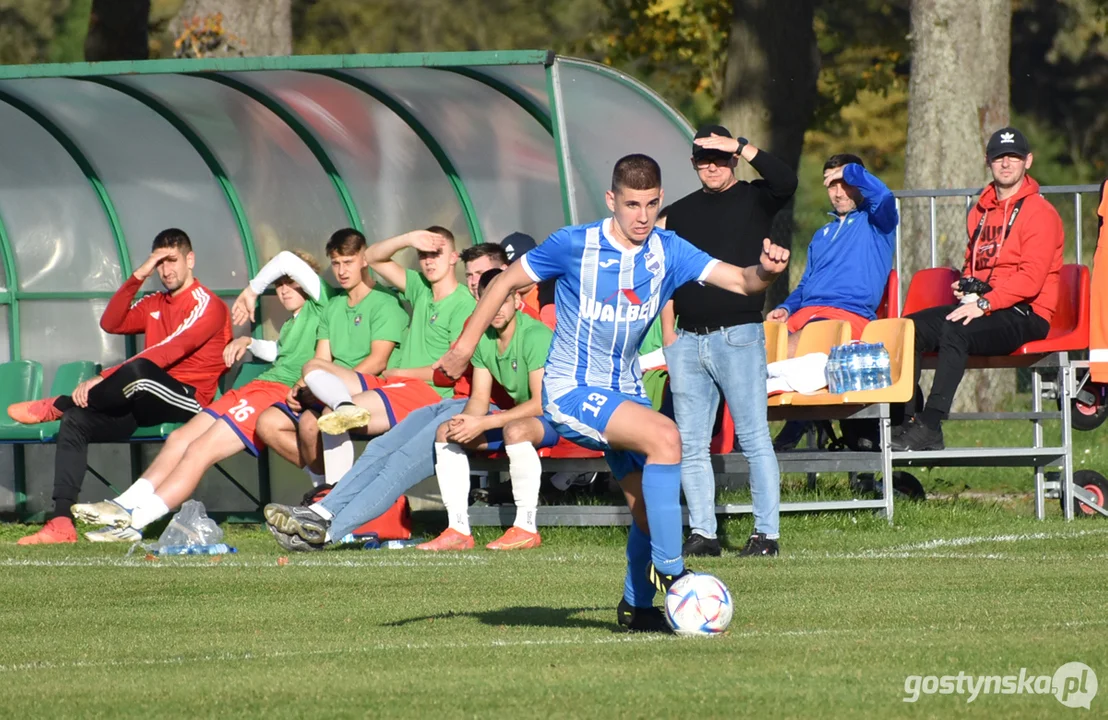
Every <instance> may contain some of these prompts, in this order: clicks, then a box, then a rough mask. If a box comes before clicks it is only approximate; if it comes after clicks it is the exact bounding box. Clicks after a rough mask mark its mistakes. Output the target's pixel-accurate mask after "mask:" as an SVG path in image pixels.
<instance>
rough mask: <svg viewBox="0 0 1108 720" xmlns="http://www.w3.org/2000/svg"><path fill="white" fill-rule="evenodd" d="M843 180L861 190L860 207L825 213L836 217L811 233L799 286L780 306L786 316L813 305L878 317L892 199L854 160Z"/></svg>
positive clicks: (891, 243)
mask: <svg viewBox="0 0 1108 720" xmlns="http://www.w3.org/2000/svg"><path fill="white" fill-rule="evenodd" d="M843 181H844V182H845V183H846V184H847V185H853V186H854V187H856V188H858V190H859V191H860V192H861V193H862V203H861V206H860V207H859V208H858V209H857V210H853V211H851V212H849V213H847V214H846V215H845V216H843V217H839V216H838V215H836V214H835V213H829V214H830V215H831V216H832V217H834V218H835V219H834V220H832V221H831V222H829V223H827V224H826V225H824V226H823V227H822V228H820V229H819V230H817V231H816V234H815V235H813V236H812V242H811V244H810V245H808V264H807V266H806V267H805V268H804V275H803V276H802V277H801V278H800V284H799V285H797V286H796V289H795V290H793V291H792V292H791V293H789V296H788V297H787V298H785V302H784V303H782V304H781V307H783V308H785V309H786V310H788V311H789V315H792V314H793V313H795V312H796V311H797V310H799V309H800V308H803V307H812V306H817V305H818V306H826V307H833V308H839V309H840V310H846V311H848V312H852V313H854V314H856V315H861V316H862V317H864V318H869V319H870V320H873V319H874V318H876V317H877V316H876V314H875V311H876V310H877V306H878V304H880V302H881V295H882V294H883V293H884V291H885V285H886V283H888V281H889V273H890V272H891V271H892V267H893V253H894V252H895V251H896V225H897V222H898V221H899V218H898V217H897V213H896V199H895V198H894V197H893V194H892V192H891V191H890V190H889V188H887V187H885V183H883V182H881V181H880V180H878V179H877V177H875V176H874V175H871V174H870V173H869V172H867V171H866V169H865V168H863V167H862V166H861V165H858V164H857V163H850V164H849V165H846V166H844V167H843Z"/></svg>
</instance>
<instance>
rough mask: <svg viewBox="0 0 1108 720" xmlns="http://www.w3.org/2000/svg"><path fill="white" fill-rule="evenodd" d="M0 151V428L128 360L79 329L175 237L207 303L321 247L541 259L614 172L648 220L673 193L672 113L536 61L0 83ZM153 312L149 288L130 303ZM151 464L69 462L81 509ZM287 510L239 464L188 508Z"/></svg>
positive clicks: (9, 74) (314, 66)
mask: <svg viewBox="0 0 1108 720" xmlns="http://www.w3.org/2000/svg"><path fill="white" fill-rule="evenodd" d="M0 128H2V130H0V261H2V262H0V361H6V362H7V363H8V364H7V365H5V366H3V367H5V368H7V373H8V374H7V375H5V377H4V378H3V380H4V382H3V383H2V384H3V387H0V403H2V404H4V406H5V407H6V406H7V404H8V403H9V402H12V401H14V400H16V399H23V398H21V397H15V396H16V395H18V394H19V393H20V392H23V393H25V394H26V393H31V394H37V396H44V395H47V394H51V392H52V391H53V390H59V389H60V390H63V391H64V390H65V388H63V387H62V385H64V384H66V383H67V382H68V383H70V384H72V382H73V381H74V379H75V377H76V376H75V374H74V373H76V374H77V375H79V374H80V373H81V372H84V373H86V374H87V372H89V371H93V372H94V371H95V366H96V365H101V366H104V367H107V366H110V365H113V364H115V363H118V362H120V361H121V360H123V359H124V358H126V357H128V356H130V355H132V354H134V353H135V352H137V351H139V350H141V336H140V337H139V338H137V340H136V339H135V338H125V337H123V336H118V335H109V334H107V333H105V332H103V331H102V330H101V329H100V327H99V319H100V315H101V313H102V312H103V310H104V307H105V305H106V304H107V302H108V298H109V297H110V296H111V295H112V293H113V292H114V291H115V290H116V289H117V288H118V287H119V286H120V285H121V284H122V282H123V281H124V279H125V278H126V277H127V276H128V275H129V274H130V273H131V272H132V270H133V268H135V267H137V266H138V265H139V264H141V263H142V261H143V260H144V259H145V258H146V257H147V256H148V255H149V252H150V243H151V242H152V240H153V238H154V236H155V235H156V234H157V233H158V232H159V231H160V230H162V229H164V228H168V227H179V228H181V229H183V230H185V231H186V232H187V233H188V235H189V237H190V238H191V239H192V243H193V247H194V250H195V252H196V267H195V275H196V277H197V278H198V279H200V280H201V281H202V282H203V283H204V284H205V285H207V286H208V287H209V288H211V289H212V290H214V291H215V292H216V293H217V294H218V295H219V297H221V298H222V299H223V300H224V301H225V302H227V303H231V302H232V301H233V299H234V298H235V297H236V296H237V294H238V293H239V292H240V291H241V290H242V288H243V287H244V286H245V284H246V282H247V280H248V279H249V278H250V277H251V276H252V275H253V274H254V273H255V272H257V270H258V268H259V267H260V266H261V265H263V264H264V263H265V262H266V261H267V260H269V259H270V258H271V257H273V256H274V255H276V254H277V253H278V252H279V251H281V250H291V249H303V250H307V251H309V252H311V253H312V254H313V255H315V256H316V257H317V258H319V259H320V261H325V258H324V257H323V246H324V243H325V242H326V239H327V238H328V236H329V235H330V234H331V233H332V232H333V231H334V230H336V229H339V228H342V227H354V228H357V229H359V230H361V231H362V232H364V233H365V235H366V237H367V238H368V239H369V241H370V242H374V241H376V240H381V239H384V238H388V237H391V236H393V235H397V234H399V233H402V232H405V231H407V230H411V229H415V228H422V227H427V226H429V225H443V226H445V227H448V228H450V229H451V230H452V231H453V232H454V234H455V236H456V237H457V238H458V241H459V249H461V248H464V247H466V246H469V245H471V244H475V243H480V242H485V241H491V242H499V241H500V240H501V239H502V238H504V237H505V236H507V235H508V234H510V233H513V232H524V233H527V234H529V235H532V236H533V237H535V238H536V239H538V240H540V241H541V240H542V239H543V238H545V237H546V236H547V235H548V234H549V233H550V232H552V231H553V230H555V229H557V228H559V227H561V226H563V225H567V224H573V223H578V222H588V221H592V220H594V219H597V218H599V217H602V216H604V215H605V214H607V212H608V211H607V208H606V207H605V205H604V200H603V193H604V191H605V190H606V189H607V188H608V186H609V183H610V177H611V169H612V166H613V164H614V163H615V161H616V160H617V159H618V158H620V157H621V156H623V155H626V154H628V153H632V152H646V153H648V154H650V155H652V156H653V157H654V158H655V159H656V160H657V161H658V162H659V163H660V164H661V167H662V170H663V176H664V181H665V187H666V190H667V191H668V193H669V194H670V197H672V198H676V197H680V196H682V195H684V194H685V193H688V192H691V191H692V190H694V189H695V188H696V187H697V184H696V183H697V181H696V177H695V174H694V173H692V172H691V171H690V169H689V166H688V156H689V142H690V140H691V138H692V134H693V130H692V128H691V127H690V126H689V124H688V122H687V121H686V120H685V119H684V118H683V117H682V116H681V115H680V113H678V112H677V111H675V110H674V109H673V108H671V107H669V106H668V105H667V104H666V103H665V102H664V101H663V100H662V99H661V98H660V97H659V96H658V95H657V94H656V93H654V92H653V91H652V90H650V89H649V88H647V87H646V86H645V85H643V84H641V83H639V82H637V81H635V80H634V79H632V78H630V77H628V76H627V75H625V74H623V73H620V72H617V71H616V70H614V69H612V68H610V67H606V66H603V65H598V64H595V63H591V62H586V61H582V60H577V59H573V58H567V57H560V56H557V55H555V54H554V53H551V52H546V51H514V52H474V53H413V54H397V55H345V56H308V57H274V58H228V59H203V60H151V61H142V62H112V63H77V64H53V65H28V66H11V67H0ZM459 270H460V268H459ZM159 289H161V287H160V285H159V284H158V282H157V277H156V275H155V276H154V277H152V278H151V280H150V281H148V283H147V286H146V287H145V288H144V290H148V291H154V290H159ZM261 312H262V315H261V322H260V323H259V326H258V327H256V328H254V329H253V332H254V333H256V334H258V335H259V336H265V337H268V338H270V339H274V338H275V337H276V328H279V327H280V324H281V323H282V322H283V321H284V320H285V319H286V317H285V315H284V314H283V312H282V310H281V308H280V305H279V304H278V303H277V302H276V300H275V299H274V298H269V299H268V300H264V301H263V303H262V310H261ZM242 332H251V330H250V329H242V328H238V329H236V333H237V334H239V333H242ZM4 422H8V421H7V418H6V417H5V418H4ZM4 429H7V430H8V431H10V432H7V433H5V432H3V431H4ZM140 434H141V433H140ZM0 435H2V436H3V437H4V440H3V443H4V444H2V445H0V512H2V513H6V514H9V515H11V514H17V515H19V516H21V517H24V518H33V517H35V516H36V515H37V514H39V513H41V512H42V511H44V510H48V509H49V506H50V503H51V500H50V494H51V487H52V482H53V452H54V451H53V445H52V444H50V440H51V439H52V438H51V437H49V433H48V432H44V433H42V434H39V435H37V436H36V437H26V436H22V437H21V436H19V435H18V433H17V432H15V431H14V430H12V429H11V426H10V425H4V426H3V428H0ZM144 439H150V440H158V439H160V434H159V432H158V431H157V429H155V430H154V431H151V432H148V433H147V436H145V437H136V440H137V441H141V440H144ZM156 450H157V447H156V446H154V447H147V446H143V445H142V444H140V443H139V442H136V443H133V444H131V445H102V446H93V447H92V448H91V453H90V461H89V465H90V471H91V472H93V474H94V475H96V476H97V477H99V478H100V479H101V480H102V481H103V484H102V485H100V484H97V483H91V482H89V483H86V485H85V494H86V496H87V495H95V494H100V495H102V496H103V497H111V496H113V495H114V494H115V492H114V491H113V490H112V489H111V488H110V487H109V485H110V486H114V488H116V489H119V490H121V489H123V488H125V487H127V486H128V485H129V484H130V483H131V482H132V480H133V479H134V478H136V477H138V475H139V473H140V472H141V470H142V468H143V467H144V466H145V464H146V463H147V462H148V461H149V460H150V459H151V457H152V453H153V452H155V451H156ZM221 474H222V479H225V480H227V481H229V482H226V481H222V480H221V478H220V475H221ZM305 489H306V481H305V479H304V475H303V473H302V472H300V471H298V470H295V471H294V470H293V469H292V468H290V467H289V466H288V465H287V464H285V463H283V462H280V461H279V462H274V463H270V462H269V458H268V457H266V456H265V455H263V457H262V458H260V460H259V461H255V460H254V459H253V458H250V457H248V456H246V455H245V454H244V455H241V456H238V457H235V458H232V459H230V460H228V461H227V462H225V463H223V464H222V465H221V466H220V468H219V470H218V472H217V471H216V470H213V471H210V472H209V477H208V478H206V480H205V482H204V483H203V484H202V485H201V490H200V493H199V498H200V499H201V500H203V501H204V502H205V503H206V505H207V506H208V507H209V508H212V509H213V510H216V511H223V512H224V513H228V516H229V517H231V518H234V517H235V514H236V513H240V514H241V515H243V516H247V514H248V513H250V512H252V511H254V510H256V508H257V507H258V505H259V503H264V502H268V501H269V500H270V499H271V497H277V498H285V499H290V498H292V497H298V496H299V494H301V493H302V492H303V491H304V490H305Z"/></svg>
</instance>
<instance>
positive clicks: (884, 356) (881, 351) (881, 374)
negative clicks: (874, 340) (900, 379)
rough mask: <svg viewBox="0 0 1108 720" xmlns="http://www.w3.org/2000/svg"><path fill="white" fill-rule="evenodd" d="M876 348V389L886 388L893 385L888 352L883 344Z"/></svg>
mask: <svg viewBox="0 0 1108 720" xmlns="http://www.w3.org/2000/svg"><path fill="white" fill-rule="evenodd" d="M876 347H877V382H878V385H877V387H879V388H886V387H889V386H890V385H892V384H893V376H892V369H891V367H890V364H891V361H890V359H889V351H888V350H886V349H885V346H884V344H882V343H878V344H877V345H876Z"/></svg>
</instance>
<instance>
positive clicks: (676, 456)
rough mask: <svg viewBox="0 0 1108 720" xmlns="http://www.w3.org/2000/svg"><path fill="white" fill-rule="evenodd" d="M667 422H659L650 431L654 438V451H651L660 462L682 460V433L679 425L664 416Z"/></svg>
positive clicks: (677, 461)
mask: <svg viewBox="0 0 1108 720" xmlns="http://www.w3.org/2000/svg"><path fill="white" fill-rule="evenodd" d="M663 419H664V420H665V422H659V423H657V424H656V427H654V428H652V429H651V431H650V436H651V438H652V440H653V443H652V444H653V445H654V452H653V453H651V454H652V455H653V456H654V457H655V459H656V460H657V461H658V462H662V463H667V464H669V463H679V462H681V433H680V432H679V431H678V430H677V425H676V424H675V423H674V422H673V421H672V420H670V419H669V418H663Z"/></svg>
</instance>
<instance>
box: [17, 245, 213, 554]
mask: <svg viewBox="0 0 1108 720" xmlns="http://www.w3.org/2000/svg"><path fill="white" fill-rule="evenodd" d="M194 262H195V256H194V255H193V252H192V243H191V242H190V241H189V237H188V235H186V234H185V233H184V232H183V231H181V230H177V229H169V230H163V231H162V232H160V233H158V236H157V237H156V238H154V247H153V252H151V254H150V257H149V258H147V259H146V262H144V263H143V264H142V265H141V266H140V267H139V268H138V269H137V270H135V272H134V274H133V275H132V276H131V277H129V278H127V282H125V283H123V287H121V288H120V289H119V290H118V291H116V293H115V295H113V296H112V299H111V300H110V301H109V302H108V307H107V308H106V309H105V310H104V315H103V317H101V318H100V327H101V328H102V329H103V330H104V331H105V332H109V333H115V334H119V335H137V334H140V333H142V334H143V335H145V341H146V349H145V350H143V351H142V352H141V353H139V354H137V355H135V356H134V357H132V358H130V359H129V360H127V361H126V362H123V363H121V364H119V365H116V366H115V367H111V368H107V369H105V370H104V371H103V372H101V373H100V374H99V375H97V376H96V377H93V378H92V379H90V380H87V381H85V382H83V383H81V384H80V385H78V386H77V388H76V389H75V390H74V391H73V394H72V395H63V396H60V397H53V398H46V399H44V400H34V401H31V402H25V403H18V404H16V405H12V406H10V407H9V408H8V415H10V416H11V417H12V419H13V420H16V421H18V422H21V423H39V422H50V421H53V420H59V419H60V420H61V427H60V429H59V430H58V437H57V441H56V442H57V452H56V454H55V457H54V512H53V513H52V514H51V516H50V519H49V520H48V521H47V523H46V525H45V526H44V527H43V528H42V529H41V530H39V531H38V532H36V533H34V534H33V535H28V536H27V537H24V538H22V539H20V540H19V544H20V545H43V544H53V543H67V542H77V531H76V528H74V526H73V514H72V512H71V510H70V508H71V507H72V506H73V504H74V503H76V502H77V496H78V494H79V493H80V491H81V482H82V480H84V477H85V468H86V466H87V464H88V445H89V443H92V442H101V443H103V442H122V441H125V440H127V438H129V437H130V436H131V434H132V433H134V431H135V429H136V428H139V427H143V426H147V425H159V424H161V423H167V422H186V421H188V420H189V419H190V418H192V416H193V415H195V414H196V413H198V412H200V408H201V407H202V406H204V405H207V404H209V403H210V402H211V401H212V399H213V398H214V397H215V393H216V386H217V383H218V382H219V376H220V375H221V374H222V373H223V371H224V370H226V369H227V368H226V365H225V364H224V362H223V348H224V346H226V345H227V343H228V342H230V340H231V316H230V313H229V312H228V310H227V306H226V305H225V304H224V303H223V301H222V300H220V299H219V298H218V297H216V296H215V294H214V293H212V292H211V291H210V290H208V289H207V288H206V287H204V286H203V285H201V284H200V283H199V282H198V281H197V280H196V278H194V277H193V276H192V267H193V264H194ZM155 270H157V273H158V277H159V279H161V281H162V285H163V286H165V292H157V293H151V294H149V295H147V296H146V297H144V298H142V299H141V300H139V301H137V302H133V301H134V297H135V293H137V292H138V290H139V288H140V287H142V284H143V282H145V281H146V278H148V277H150V275H151V274H152V273H153V272H154V271H155Z"/></svg>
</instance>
